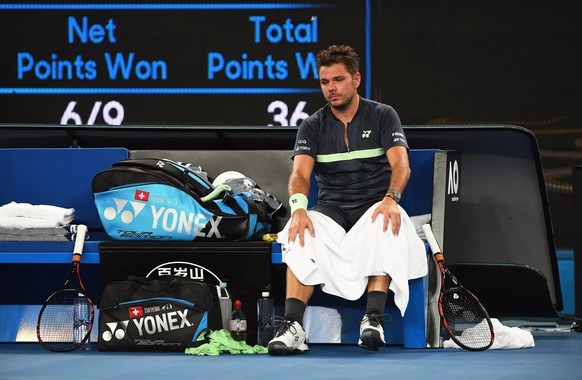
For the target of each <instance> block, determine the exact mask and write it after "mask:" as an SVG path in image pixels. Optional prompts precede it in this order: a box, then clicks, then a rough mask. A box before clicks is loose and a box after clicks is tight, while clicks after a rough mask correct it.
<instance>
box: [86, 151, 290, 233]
mask: <svg viewBox="0 0 582 380" xmlns="http://www.w3.org/2000/svg"><path fill="white" fill-rule="evenodd" d="M191 168H192V165H191V164H184V163H180V162H176V161H172V160H168V159H163V158H162V159H158V158H141V159H127V160H122V161H119V162H116V163H115V164H113V166H112V167H111V168H109V169H106V170H104V171H102V172H100V173H98V174H97V175H96V176H95V177H94V178H93V194H94V197H95V206H96V207H97V211H98V213H99V217H100V219H101V222H102V224H103V227H104V228H105V231H106V232H107V234H108V235H109V236H110V237H112V238H113V239H115V240H156V241H239V240H260V239H261V237H262V236H263V235H264V234H266V233H269V232H270V230H271V226H272V223H273V218H272V215H273V213H274V212H275V211H277V209H278V207H273V206H272V204H273V202H274V203H275V204H276V205H277V206H279V205H280V202H278V201H277V200H276V199H274V198H273V197H272V196H270V198H269V199H268V200H269V201H273V202H264V201H261V200H258V199H256V198H253V197H252V196H251V195H250V194H248V193H232V192H231V191H229V187H228V186H227V187H226V188H224V187H217V188H214V187H213V186H212V184H211V183H209V182H208V180H207V179H205V178H204V177H202V176H201V175H200V172H197V171H195V170H192V169H191ZM267 195H268V194H267ZM270 204H271V205H270Z"/></svg>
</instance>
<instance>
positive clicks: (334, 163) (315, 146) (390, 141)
mask: <svg viewBox="0 0 582 380" xmlns="http://www.w3.org/2000/svg"><path fill="white" fill-rule="evenodd" d="M347 134H348V143H349V146H346V143H345V139H344V124H343V123H342V122H341V121H340V120H339V119H337V118H336V117H335V116H334V114H333V113H332V111H331V109H330V106H329V104H328V105H326V106H325V107H323V108H321V109H319V110H318V111H316V112H315V113H314V114H313V115H311V116H309V117H308V118H307V119H305V120H304V121H303V123H301V125H300V126H299V129H298V131H297V138H296V140H295V148H294V151H293V157H295V156H296V155H298V154H307V155H309V156H311V157H313V159H314V160H315V168H314V171H315V174H316V177H317V182H318V185H319V197H318V198H319V200H318V205H317V206H316V208H315V209H316V210H318V211H321V212H323V213H324V214H326V215H328V216H330V217H331V218H333V219H334V220H336V221H337V222H338V223H339V224H340V225H342V227H344V229H346V230H348V229H349V228H351V226H352V225H353V224H354V223H355V222H356V221H357V219H358V218H359V216H361V214H363V213H364V212H365V211H366V210H367V209H368V208H369V207H370V206H371V205H372V204H374V203H376V202H378V201H380V200H381V199H382V198H383V197H384V195H385V194H386V190H388V186H389V185H390V175H391V173H392V169H391V168H390V164H389V163H388V159H387V157H386V151H387V150H388V149H390V148H391V147H393V146H404V147H406V148H407V149H408V143H407V142H406V137H405V136H404V131H403V129H402V125H401V124H400V118H399V117H398V114H397V113H396V111H395V110H394V109H393V108H392V107H390V106H388V105H385V104H381V103H378V102H374V101H371V100H367V99H364V98H362V97H360V103H359V106H358V111H357V112H356V115H355V116H354V118H353V120H352V121H351V122H350V123H349V124H348V128H347ZM334 210H337V212H336V211H334ZM349 210H353V212H347V211H349ZM346 212H347V214H349V215H340V214H345V213H346ZM354 219H355V220H354Z"/></svg>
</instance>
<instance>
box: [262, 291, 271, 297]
mask: <svg viewBox="0 0 582 380" xmlns="http://www.w3.org/2000/svg"><path fill="white" fill-rule="evenodd" d="M261 295H262V296H263V297H265V298H266V297H268V296H269V292H262V293H261Z"/></svg>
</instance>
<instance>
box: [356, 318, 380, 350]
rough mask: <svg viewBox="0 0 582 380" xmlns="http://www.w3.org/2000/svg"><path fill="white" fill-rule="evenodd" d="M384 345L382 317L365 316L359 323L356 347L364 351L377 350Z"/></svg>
mask: <svg viewBox="0 0 582 380" xmlns="http://www.w3.org/2000/svg"><path fill="white" fill-rule="evenodd" d="M385 345H386V341H385V340H384V328H383V327H382V316H381V315H378V314H365V315H364V318H362V322H361V323H360V339H359V340H358V346H360V347H361V348H364V349H366V350H377V349H378V348H379V347H381V346H385Z"/></svg>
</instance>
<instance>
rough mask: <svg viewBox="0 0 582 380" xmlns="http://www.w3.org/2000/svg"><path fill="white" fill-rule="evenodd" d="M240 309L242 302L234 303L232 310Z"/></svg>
mask: <svg viewBox="0 0 582 380" xmlns="http://www.w3.org/2000/svg"><path fill="white" fill-rule="evenodd" d="M241 307H242V302H240V300H236V301H234V308H235V309H240V308H241Z"/></svg>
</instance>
